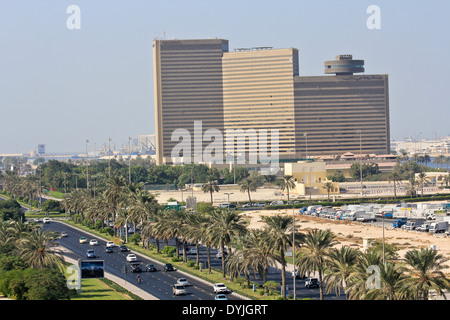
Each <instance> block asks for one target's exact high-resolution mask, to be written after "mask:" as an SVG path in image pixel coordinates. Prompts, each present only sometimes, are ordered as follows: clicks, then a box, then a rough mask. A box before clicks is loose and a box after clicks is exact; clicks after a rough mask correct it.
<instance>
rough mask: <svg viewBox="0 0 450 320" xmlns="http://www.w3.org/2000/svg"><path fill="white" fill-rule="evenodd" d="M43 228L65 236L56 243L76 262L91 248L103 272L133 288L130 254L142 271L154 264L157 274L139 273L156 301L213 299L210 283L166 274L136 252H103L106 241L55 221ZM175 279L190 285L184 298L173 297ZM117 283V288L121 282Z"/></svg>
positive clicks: (159, 267) (143, 286) (160, 264)
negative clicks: (93, 241)
mask: <svg viewBox="0 0 450 320" xmlns="http://www.w3.org/2000/svg"><path fill="white" fill-rule="evenodd" d="M43 229H44V230H48V229H51V230H54V231H58V232H62V231H65V232H67V235H68V236H67V237H63V238H61V239H60V241H59V243H60V245H61V246H63V247H65V248H67V249H68V250H70V251H72V252H73V253H69V254H68V255H69V256H70V257H71V258H72V259H76V260H78V259H79V258H81V259H83V260H88V258H86V250H88V249H94V251H95V253H96V255H97V257H96V259H97V260H104V261H105V272H109V273H111V274H113V275H115V276H117V277H120V278H121V279H123V280H124V281H128V282H132V283H133V284H135V285H138V283H137V278H136V277H137V274H136V273H130V270H129V263H128V262H127V261H126V255H127V254H129V253H135V254H136V256H137V257H138V261H139V262H140V263H142V266H143V267H144V268H145V265H146V264H149V263H153V264H155V265H156V267H157V271H156V272H142V273H140V276H141V279H142V282H141V283H140V284H139V286H140V288H141V289H142V290H144V291H147V292H149V293H150V294H152V295H153V296H155V297H156V298H157V299H160V300H174V299H176V300H214V297H215V294H214V291H213V287H212V285H211V284H205V283H204V282H203V281H201V280H199V279H197V278H195V277H190V276H185V274H181V273H180V271H169V272H165V271H163V264H162V263H160V262H158V261H155V260H151V259H149V258H146V257H144V256H140V255H139V253H137V252H132V251H130V252H120V251H119V250H118V247H115V248H114V252H113V253H105V252H104V248H105V246H106V241H105V240H102V239H100V238H98V237H92V236H91V235H89V234H88V233H86V232H83V231H80V230H79V229H76V228H73V227H71V226H69V225H67V224H64V223H61V222H58V221H57V220H52V221H51V222H50V223H48V224H43ZM82 236H84V237H86V238H87V239H88V242H87V243H83V244H80V243H79V238H80V237H82ZM90 239H97V240H98V243H99V244H98V245H97V246H91V245H89V240H90ZM124 267H125V268H126V270H127V271H126V273H124ZM178 278H187V279H188V281H189V283H190V284H191V286H188V287H187V288H186V291H187V294H186V295H179V296H174V295H173V294H172V285H173V284H175V283H176V281H177V279H178ZM118 284H119V285H120V283H118ZM228 299H229V300H237V299H238V297H235V296H233V295H231V294H228Z"/></svg>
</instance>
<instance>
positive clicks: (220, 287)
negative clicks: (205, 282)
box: [214, 283, 228, 294]
mask: <svg viewBox="0 0 450 320" xmlns="http://www.w3.org/2000/svg"><path fill="white" fill-rule="evenodd" d="M214 293H216V294H217V293H228V288H227V286H226V285H225V284H223V283H215V284H214Z"/></svg>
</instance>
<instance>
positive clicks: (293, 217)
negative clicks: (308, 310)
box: [292, 205, 297, 300]
mask: <svg viewBox="0 0 450 320" xmlns="http://www.w3.org/2000/svg"><path fill="white" fill-rule="evenodd" d="M294 211H295V209H294V205H292V264H293V265H294V274H293V278H294V279H293V291H294V300H297V299H296V295H295V277H296V274H295V212H294Z"/></svg>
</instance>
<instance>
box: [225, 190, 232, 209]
mask: <svg viewBox="0 0 450 320" xmlns="http://www.w3.org/2000/svg"><path fill="white" fill-rule="evenodd" d="M224 194H226V195H227V196H228V211H229V210H230V194H233V192H225V193H224Z"/></svg>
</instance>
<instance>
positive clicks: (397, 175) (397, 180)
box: [388, 170, 402, 199]
mask: <svg viewBox="0 0 450 320" xmlns="http://www.w3.org/2000/svg"><path fill="white" fill-rule="evenodd" d="M401 181H402V178H401V175H400V173H398V171H396V170H394V171H393V172H392V173H391V174H390V175H389V176H388V182H389V183H391V182H393V183H394V199H397V183H401Z"/></svg>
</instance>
